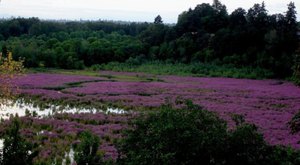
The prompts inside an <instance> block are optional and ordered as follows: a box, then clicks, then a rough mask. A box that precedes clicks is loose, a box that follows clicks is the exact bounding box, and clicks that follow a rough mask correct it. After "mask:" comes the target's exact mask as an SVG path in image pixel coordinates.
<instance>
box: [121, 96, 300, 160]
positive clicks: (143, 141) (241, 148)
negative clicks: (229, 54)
mask: <svg viewBox="0 0 300 165" xmlns="http://www.w3.org/2000/svg"><path fill="white" fill-rule="evenodd" d="M236 120H237V121H239V122H237V123H238V125H237V126H236V129H234V130H231V131H229V130H228V128H227V125H226V122H225V121H224V120H222V119H220V118H219V117H218V116H217V115H216V114H214V113H212V112H209V111H206V110H203V109H202V108H200V107H198V106H195V105H193V104H192V103H191V102H189V101H188V102H187V107H186V108H183V109H179V110H178V109H172V108H171V107H169V106H163V107H162V108H161V110H160V111H159V112H156V113H154V112H152V113H150V114H147V115H141V116H140V117H139V118H138V119H137V120H136V121H134V122H133V123H132V124H131V126H132V127H131V128H132V129H130V130H128V131H126V132H125V133H124V139H123V140H122V141H121V142H120V145H119V151H120V153H121V154H120V155H121V156H120V158H119V159H118V163H119V164H131V165H135V164H138V165H143V164H145V165H146V164H147V165H151V164H153V165H154V164H155V165H156V164H166V165H168V164H172V165H173V164H199V163H200V162H201V164H213V165H215V164H216V165H219V164H224V165H227V164H228V165H232V164H244V165H268V164H294V163H296V159H295V158H296V157H297V156H298V155H299V154H298V153H296V152H295V151H293V150H290V151H289V150H287V149H285V148H281V147H272V146H269V145H267V143H266V142H265V141H264V139H263V136H262V135H261V134H260V133H258V132H257V129H256V127H255V126H254V125H250V124H246V123H244V120H243V118H241V117H239V118H236ZM283 155H286V157H284V158H281V157H278V156H283Z"/></svg>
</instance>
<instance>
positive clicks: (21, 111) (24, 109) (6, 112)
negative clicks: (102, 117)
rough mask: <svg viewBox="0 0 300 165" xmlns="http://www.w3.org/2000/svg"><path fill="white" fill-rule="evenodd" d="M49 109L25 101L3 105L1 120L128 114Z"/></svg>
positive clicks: (68, 108)
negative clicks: (98, 113) (80, 114)
mask: <svg viewBox="0 0 300 165" xmlns="http://www.w3.org/2000/svg"><path fill="white" fill-rule="evenodd" d="M46 107H47V108H40V107H38V106H36V105H35V104H34V103H25V102H24V101H23V100H17V101H16V102H11V101H10V102H9V104H7V105H2V106H1V107H0V119H4V120H5V119H9V117H10V116H11V115H18V116H19V117H22V116H26V115H29V114H30V115H32V116H35V117H38V118H43V117H49V116H52V115H54V114H56V113H97V112H103V113H106V114H108V113H115V114H124V113H126V111H125V110H123V109H118V108H107V109H106V110H103V109H96V108H74V107H69V106H63V107H62V106H59V105H47V106H46Z"/></svg>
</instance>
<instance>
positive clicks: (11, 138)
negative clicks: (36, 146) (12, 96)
mask: <svg viewBox="0 0 300 165" xmlns="http://www.w3.org/2000/svg"><path fill="white" fill-rule="evenodd" d="M11 120H12V121H11V124H10V126H9V127H8V128H7V129H6V131H5V135H4V143H3V151H2V154H1V155H0V164H1V165H12V164H13V165H30V164H32V159H33V158H34V156H36V154H37V153H36V152H32V151H31V150H32V149H33V148H32V145H31V144H30V143H29V142H26V141H25V139H24V138H23V137H22V136H21V134H20V128H21V121H20V119H19V118H18V117H14V118H12V119H11ZM29 151H30V152H29Z"/></svg>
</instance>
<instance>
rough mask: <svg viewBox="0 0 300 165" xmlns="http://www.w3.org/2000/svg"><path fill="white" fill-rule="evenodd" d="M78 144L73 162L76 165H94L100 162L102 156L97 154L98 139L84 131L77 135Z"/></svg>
mask: <svg viewBox="0 0 300 165" xmlns="http://www.w3.org/2000/svg"><path fill="white" fill-rule="evenodd" d="M79 138H80V143H79V144H78V145H77V146H75V161H76V163H77V164H78V165H85V164H89V165H96V164H100V163H101V162H102V156H101V155H98V154H97V151H98V147H99V144H100V140H99V137H98V136H96V135H93V134H92V133H91V132H88V131H85V132H82V133H81V134H80V135H79Z"/></svg>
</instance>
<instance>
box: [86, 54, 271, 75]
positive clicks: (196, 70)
mask: <svg viewBox="0 0 300 165" xmlns="http://www.w3.org/2000/svg"><path fill="white" fill-rule="evenodd" d="M91 69H92V70H112V71H127V72H128V71H129V72H144V73H151V74H155V75H180V76H203V77H231V78H250V79H264V78H272V77H273V76H274V75H273V73H272V72H271V71H269V70H266V69H261V68H252V67H243V68H239V67H235V66H232V65H215V64H207V63H190V64H184V63H169V62H161V61H151V62H143V63H139V62H138V60H136V59H130V60H127V61H126V62H125V63H118V62H111V63H108V64H102V65H93V66H92V67H91Z"/></svg>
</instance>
